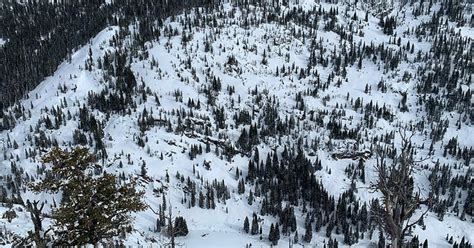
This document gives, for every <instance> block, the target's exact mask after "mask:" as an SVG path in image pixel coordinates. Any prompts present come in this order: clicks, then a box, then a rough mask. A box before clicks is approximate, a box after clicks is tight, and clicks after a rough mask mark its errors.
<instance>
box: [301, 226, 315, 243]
mask: <svg viewBox="0 0 474 248" xmlns="http://www.w3.org/2000/svg"><path fill="white" fill-rule="evenodd" d="M312 238H313V230H312V228H311V222H308V223H307V224H306V232H305V234H304V238H303V239H304V241H305V242H307V243H309V242H311V239H312Z"/></svg>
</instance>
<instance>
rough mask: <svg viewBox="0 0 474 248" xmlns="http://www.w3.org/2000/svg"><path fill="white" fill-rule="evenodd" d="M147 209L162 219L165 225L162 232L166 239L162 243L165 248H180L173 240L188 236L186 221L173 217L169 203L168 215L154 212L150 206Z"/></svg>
mask: <svg viewBox="0 0 474 248" xmlns="http://www.w3.org/2000/svg"><path fill="white" fill-rule="evenodd" d="M148 207H149V208H150V209H151V211H152V212H154V213H155V214H156V215H158V216H159V218H164V221H165V222H164V223H167V224H166V226H165V228H164V229H163V231H164V232H165V235H166V236H167V237H168V241H167V242H165V243H163V245H164V246H165V247H171V248H175V247H176V246H182V244H180V243H176V240H175V238H176V237H178V236H186V235H187V234H188V227H187V225H186V221H185V220H184V218H183V217H180V216H177V217H175V216H173V210H172V209H173V206H172V205H171V202H170V203H169V207H168V215H167V216H165V215H164V214H162V213H160V212H161V208H160V211H155V210H154V209H153V208H152V207H151V206H150V205H148Z"/></svg>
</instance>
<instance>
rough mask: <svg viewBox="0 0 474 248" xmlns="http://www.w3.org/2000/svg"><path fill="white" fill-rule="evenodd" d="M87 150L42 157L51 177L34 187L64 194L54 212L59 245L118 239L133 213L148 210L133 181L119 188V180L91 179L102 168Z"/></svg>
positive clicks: (110, 177)
mask: <svg viewBox="0 0 474 248" xmlns="http://www.w3.org/2000/svg"><path fill="white" fill-rule="evenodd" d="M96 160H97V159H96V157H95V156H94V155H92V154H91V153H89V151H88V150H87V149H86V148H80V147H77V148H74V149H73V150H72V151H66V150H61V149H59V148H54V149H52V150H51V151H50V152H49V153H48V154H46V155H45V156H44V157H43V162H44V163H45V164H50V165H51V169H50V170H49V171H47V173H48V175H49V176H47V177H45V178H44V179H43V180H41V181H40V182H38V183H36V184H35V185H33V186H32V189H33V190H34V191H35V192H37V193H40V192H44V191H45V192H50V193H62V196H63V198H62V201H61V204H60V205H59V207H57V208H56V209H54V210H53V211H52V214H51V215H52V217H53V218H54V220H55V222H54V228H55V229H54V232H55V236H56V237H57V239H56V241H55V242H54V244H56V245H68V246H69V245H73V246H75V245H85V244H97V243H98V242H99V241H100V240H102V239H103V238H109V237H113V236H117V235H119V233H120V231H121V230H122V229H123V228H124V227H127V226H129V225H130V224H131V223H132V218H131V216H130V214H129V213H130V212H136V211H141V210H144V209H145V204H144V203H143V202H142V200H141V198H142V196H143V192H139V191H137V190H136V184H135V182H134V181H132V182H131V183H124V184H122V185H118V184H117V178H116V176H114V175H112V174H107V173H104V174H102V175H100V176H97V177H93V176H91V173H90V172H91V170H92V169H94V168H100V167H99V166H98V165H96V164H95V162H96Z"/></svg>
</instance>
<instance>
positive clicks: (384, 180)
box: [371, 129, 429, 248]
mask: <svg viewBox="0 0 474 248" xmlns="http://www.w3.org/2000/svg"><path fill="white" fill-rule="evenodd" d="M399 133H400V136H401V139H402V147H401V153H400V154H399V155H397V156H395V157H394V159H393V162H392V163H391V165H387V163H386V161H385V158H386V157H387V151H386V150H385V149H382V148H380V147H379V148H378V149H377V164H376V166H375V171H376V173H377V180H376V181H375V182H374V183H372V184H371V188H372V189H373V190H375V191H378V192H380V193H381V194H382V209H381V213H380V214H381V216H380V217H381V218H380V224H381V226H382V228H383V229H384V231H385V232H386V233H388V234H389V235H390V237H391V240H392V246H393V247H395V248H399V247H403V244H404V238H405V236H406V235H408V232H409V230H410V228H411V227H413V226H414V225H416V224H417V223H419V222H420V221H421V220H422V219H423V218H424V216H425V215H426V213H427V211H428V210H426V211H424V212H423V213H422V214H421V216H419V217H418V218H416V219H415V220H412V221H410V219H411V217H412V216H413V214H414V212H415V210H416V209H417V208H418V207H419V206H420V205H421V204H426V203H427V202H429V198H428V199H422V198H421V196H420V190H419V189H418V191H416V192H414V181H413V177H412V173H413V169H414V166H415V164H416V163H417V162H419V161H414V160H413V153H414V147H413V146H412V143H411V138H412V137H413V133H412V134H411V135H410V136H408V134H407V131H406V130H405V129H403V130H402V129H400V130H399Z"/></svg>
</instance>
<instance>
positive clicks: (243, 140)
mask: <svg viewBox="0 0 474 248" xmlns="http://www.w3.org/2000/svg"><path fill="white" fill-rule="evenodd" d="M421 2H422V6H423V7H420V2H419V1H417V2H416V3H407V4H405V5H401V3H398V2H396V3H394V4H393V5H394V6H393V8H390V9H389V10H390V12H389V13H386V16H384V17H382V20H384V24H381V23H380V15H381V14H380V13H379V12H377V11H378V10H377V9H376V8H375V7H374V8H371V7H369V6H371V5H369V4H366V3H358V4H357V5H353V4H352V5H351V4H344V3H339V4H330V3H316V2H313V1H309V0H305V1H298V2H296V1H290V3H288V4H277V5H274V6H273V5H272V4H268V5H261V6H259V4H243V3H242V4H239V3H236V2H232V3H220V4H218V5H217V6H216V7H214V9H208V8H192V9H190V10H186V11H184V12H182V13H180V14H179V15H176V16H172V17H169V18H167V19H166V20H164V21H163V22H161V21H157V22H156V23H153V24H150V23H143V22H142V23H131V24H130V25H128V24H126V25H123V23H121V24H120V26H119V25H115V26H113V25H111V26H109V27H107V28H105V29H104V30H102V31H101V32H99V33H98V34H97V35H95V37H94V38H93V39H91V40H90V42H89V44H88V45H86V46H83V47H82V48H80V49H78V50H77V51H75V52H74V53H73V54H72V55H71V56H70V58H65V60H64V62H63V63H62V64H61V65H60V66H59V67H58V68H57V70H56V71H55V72H54V74H53V75H52V76H50V77H47V78H46V79H45V80H44V81H42V82H41V83H40V84H39V85H38V86H37V87H35V88H34V89H33V90H31V91H30V92H29V93H28V95H27V96H26V97H24V98H23V99H22V100H20V101H18V102H17V103H16V104H14V105H13V106H10V107H8V108H6V109H5V110H4V113H3V115H2V130H3V131H2V132H1V133H0V140H1V142H2V152H3V155H4V156H3V157H2V160H1V161H0V162H1V164H2V167H1V174H2V175H3V176H2V178H1V182H2V184H3V190H2V200H3V201H2V202H4V204H3V206H2V207H1V208H0V214H2V215H3V218H2V219H0V221H1V223H2V227H3V228H2V231H1V233H2V235H1V238H0V239H2V242H3V243H2V244H3V245H10V246H12V245H15V244H19V242H20V240H21V239H22V238H25V237H26V236H27V235H28V231H31V230H33V229H34V226H33V223H32V222H31V220H30V213H29V212H28V211H27V209H26V207H25V203H24V202H26V200H30V201H34V200H40V201H44V202H45V203H46V204H45V208H44V209H43V212H44V213H46V215H45V218H44V221H43V227H44V228H45V229H48V227H49V226H51V225H53V224H54V220H53V219H51V218H48V213H51V211H52V210H53V209H54V208H55V206H56V205H57V204H59V203H60V202H61V194H54V195H52V194H48V193H41V194H36V193H33V192H32V191H31V190H30V188H29V185H30V183H33V182H35V181H37V180H40V179H41V178H44V177H45V176H46V174H47V173H46V171H48V165H47V164H44V163H42V162H41V161H42V160H41V157H42V156H44V155H45V154H46V153H47V152H48V151H50V150H51V148H52V147H54V146H59V147H61V148H68V149H70V148H73V147H76V146H85V147H88V148H89V149H90V151H91V152H93V153H94V154H95V155H97V157H98V163H99V164H100V165H101V166H102V167H101V168H100V171H99V172H97V174H100V173H102V172H104V171H105V172H107V173H111V174H116V175H118V176H120V180H123V181H127V180H129V178H137V179H138V180H139V187H140V190H144V191H145V197H144V202H146V204H147V205H149V207H150V208H148V209H147V210H145V211H141V212H137V213H133V216H134V218H135V221H134V224H133V228H132V230H131V232H130V233H127V234H126V235H124V236H122V235H121V236H119V237H115V238H110V239H106V240H104V242H111V243H109V244H113V243H114V242H115V244H118V243H123V244H124V245H126V246H129V247H138V246H143V247H160V245H164V244H167V243H168V237H167V235H166V234H165V233H164V232H158V231H157V218H159V216H158V215H157V214H156V213H155V212H157V211H158V209H161V208H166V207H164V205H167V208H171V209H172V211H173V215H175V216H182V217H184V219H185V220H186V222H187V226H188V229H189V234H188V235H186V236H184V237H177V243H180V244H182V245H183V247H244V246H246V245H247V244H252V247H269V246H270V245H271V242H270V241H269V232H270V229H272V230H273V228H274V227H273V226H274V225H277V223H278V225H279V226H280V229H281V230H280V229H278V228H277V229H278V230H279V231H278V233H279V241H278V242H277V245H276V246H277V247H288V246H289V244H292V245H293V247H308V246H309V247H322V246H323V244H325V245H328V246H330V247H335V246H334V244H333V240H335V241H337V242H338V245H339V247H346V246H349V245H351V246H354V247H369V246H374V247H375V246H377V245H378V244H379V245H380V244H381V243H380V242H381V239H383V240H386V244H387V245H388V244H389V243H390V235H389V234H387V233H383V232H382V233H383V234H379V233H380V231H379V230H381V227H379V226H378V224H377V221H376V219H377V217H376V216H377V214H375V212H374V211H377V209H379V208H381V206H382V198H383V195H382V194H381V192H379V191H377V190H373V189H371V185H373V184H374V183H376V181H377V176H378V174H377V171H376V170H375V168H376V165H377V162H378V160H377V157H378V152H381V149H385V150H386V151H387V154H388V155H387V160H388V163H389V164H390V163H391V161H393V159H394V158H395V157H396V156H397V155H398V154H400V151H401V148H402V136H401V135H403V132H404V131H403V130H407V132H408V133H410V134H412V133H413V137H412V138H411V142H412V143H411V146H412V147H413V151H414V152H413V157H414V160H416V161H417V162H416V163H415V167H414V170H413V172H412V176H413V182H414V183H413V186H412V187H413V188H414V192H419V193H420V195H421V197H422V198H426V199H427V198H430V199H432V201H430V203H423V204H421V205H420V206H419V208H418V209H417V210H416V211H415V213H414V214H413V218H412V220H415V219H416V217H417V216H418V217H419V216H420V215H422V213H424V212H425V210H427V209H428V208H429V211H428V212H427V213H426V216H425V218H423V219H422V222H421V223H418V224H416V225H414V226H413V227H412V228H410V232H409V234H408V235H407V236H406V241H407V242H411V241H413V239H414V237H417V239H418V240H419V243H420V244H421V245H422V244H423V242H425V240H427V242H428V244H429V246H430V247H451V246H453V244H452V243H451V244H450V243H449V242H448V240H446V237H447V236H449V238H451V237H453V241H454V242H457V243H460V242H461V240H462V239H463V240H465V241H466V242H470V243H471V244H472V243H474V222H473V221H474V217H473V212H472V209H473V208H474V206H473V203H472V201H474V193H473V181H472V176H473V174H472V169H473V168H474V162H473V161H474V160H473V159H472V156H473V155H474V150H473V149H472V147H473V145H474V126H473V123H474V109H473V108H474V107H473V104H474V100H473V99H472V97H471V94H472V93H471V92H472V91H473V90H474V83H473V80H472V74H473V61H472V57H473V56H472V39H473V38H474V29H473V27H472V19H470V18H471V16H472V10H470V9H469V7H471V8H472V4H471V6H469V4H465V5H466V6H465V8H464V9H463V12H462V15H463V17H464V18H465V19H467V20H471V23H462V24H460V23H459V22H456V21H455V20H454V19H452V20H451V19H450V17H449V13H441V11H440V9H443V8H444V6H445V4H444V3H442V2H437V1H430V2H428V1H421ZM453 5H454V4H453ZM435 15H438V18H439V19H437V20H436V21H434V19H435V17H434V16H435ZM463 17H461V18H463ZM384 18H385V19H384ZM456 18H459V16H456ZM395 22H396V24H394V23H395ZM435 22H437V23H438V24H437V25H438V26H434V25H435V24H434V23H435ZM147 25H150V26H151V27H153V28H148V27H147ZM145 32H149V33H152V35H151V36H152V37H153V39H145V38H144V37H145V35H144V33H145ZM1 45H2V41H1V40H0V46H1ZM401 133H402V134H401ZM384 154H385V153H384ZM192 198H196V199H193V200H191V199H192ZM194 202H196V203H194ZM470 202H471V203H470ZM11 210H13V211H14V212H15V213H16V215H15V217H14V218H7V217H6V215H4V213H7V212H9V211H11ZM254 214H255V216H256V217H257V218H256V219H257V220H256V221H257V223H258V225H257V226H258V229H259V230H258V233H256V234H255V235H252V234H251V233H248V232H246V231H245V230H244V219H245V218H246V217H248V219H249V220H250V223H252V220H253V218H254V217H253V216H254ZM288 216H290V217H288ZM293 216H294V222H295V223H293V218H292V217H293ZM408 222H409V221H408ZM288 223H290V224H288ZM308 223H309V224H308ZM158 225H159V224H158ZM308 225H309V227H310V228H309V230H310V232H311V233H312V238H310V240H309V241H308V240H305V239H306V238H305V237H307V234H306V233H307V232H308V231H307V229H308ZM285 229H286V230H285ZM284 230H285V231H284ZM280 232H281V234H280ZM50 235H51V236H50V239H51V240H54V238H55V236H54V233H50ZM381 236H382V238H381ZM449 238H448V239H449ZM413 242H417V241H413ZM463 242H464V241H463ZM104 244H105V243H104ZM412 244H415V243H412ZM416 246H418V243H416Z"/></svg>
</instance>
